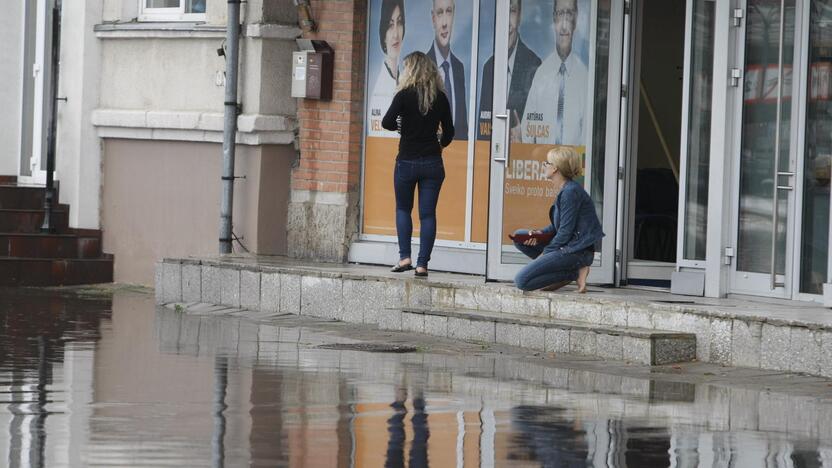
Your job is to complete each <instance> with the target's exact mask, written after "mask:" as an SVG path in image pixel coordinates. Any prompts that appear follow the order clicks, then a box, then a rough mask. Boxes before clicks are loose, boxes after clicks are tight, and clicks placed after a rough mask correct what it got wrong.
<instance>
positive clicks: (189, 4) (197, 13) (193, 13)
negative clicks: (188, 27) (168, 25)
mask: <svg viewBox="0 0 832 468" xmlns="http://www.w3.org/2000/svg"><path fill="white" fill-rule="evenodd" d="M206 1H207V0H139V6H140V9H141V15H140V16H139V19H140V20H141V21H204V20H205V2H206Z"/></svg>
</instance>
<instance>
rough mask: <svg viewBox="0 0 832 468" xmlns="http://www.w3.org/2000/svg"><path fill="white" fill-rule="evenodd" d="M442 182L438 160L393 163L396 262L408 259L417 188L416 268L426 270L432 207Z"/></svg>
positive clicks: (432, 236) (433, 230) (433, 232)
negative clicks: (417, 241) (397, 248)
mask: <svg viewBox="0 0 832 468" xmlns="http://www.w3.org/2000/svg"><path fill="white" fill-rule="evenodd" d="M444 180H445V166H444V165H443V164H442V157H441V156H437V157H435V158H421V159H402V160H397V161H396V170H395V171H394V172H393V187H394V189H395V191H396V232H397V233H398V236H399V260H402V259H405V258H410V239H411V235H412V233H413V219H412V218H411V216H410V214H411V212H412V211H413V197H414V192H415V190H416V187H419V223H420V228H419V258H418V259H417V260H416V266H420V267H425V268H427V266H428V261H430V253H431V251H433V243H434V242H435V241H436V203H437V202H438V201H439V190H440V189H441V188H442V181H444Z"/></svg>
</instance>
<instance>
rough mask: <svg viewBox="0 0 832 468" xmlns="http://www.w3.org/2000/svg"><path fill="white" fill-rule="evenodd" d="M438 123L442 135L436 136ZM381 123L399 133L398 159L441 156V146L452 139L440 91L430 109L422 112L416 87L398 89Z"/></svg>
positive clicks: (448, 114)
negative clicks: (423, 113)
mask: <svg viewBox="0 0 832 468" xmlns="http://www.w3.org/2000/svg"><path fill="white" fill-rule="evenodd" d="M399 117H401V120H399ZM440 123H441V124H442V138H441V139H437V137H436V132H437V131H438V130H439V124H440ZM381 126H382V127H384V128H385V129H387V130H390V131H395V130H398V131H399V133H400V134H401V139H400V140H399V156H398V159H418V158H423V157H429V156H441V155H442V148H443V147H445V146H448V145H450V144H451V141H453V139H454V123H453V118H452V116H451V105H450V104H448V98H447V97H446V96H445V93H443V92H439V93H437V94H436V99H434V101H433V104H432V105H431V107H430V110H429V111H428V113H427V114H426V115H422V113H421V112H419V95H418V93H417V92H416V90H415V89H413V88H408V89H403V90H401V91H399V92H398V93H396V95H395V96H394V97H393V102H392V103H391V104H390V108H389V109H387V114H385V115H384V118H383V119H382V120H381ZM440 144H441V146H440Z"/></svg>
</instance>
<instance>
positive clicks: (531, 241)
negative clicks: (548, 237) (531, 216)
mask: <svg viewBox="0 0 832 468" xmlns="http://www.w3.org/2000/svg"><path fill="white" fill-rule="evenodd" d="M528 231H529V235H534V234H541V233H542V232H541V231H536V230H534V229H529V230H528ZM523 245H530V246H535V245H537V239H536V238H534V237H530V238H529V239H528V240H527V241H526V242H523Z"/></svg>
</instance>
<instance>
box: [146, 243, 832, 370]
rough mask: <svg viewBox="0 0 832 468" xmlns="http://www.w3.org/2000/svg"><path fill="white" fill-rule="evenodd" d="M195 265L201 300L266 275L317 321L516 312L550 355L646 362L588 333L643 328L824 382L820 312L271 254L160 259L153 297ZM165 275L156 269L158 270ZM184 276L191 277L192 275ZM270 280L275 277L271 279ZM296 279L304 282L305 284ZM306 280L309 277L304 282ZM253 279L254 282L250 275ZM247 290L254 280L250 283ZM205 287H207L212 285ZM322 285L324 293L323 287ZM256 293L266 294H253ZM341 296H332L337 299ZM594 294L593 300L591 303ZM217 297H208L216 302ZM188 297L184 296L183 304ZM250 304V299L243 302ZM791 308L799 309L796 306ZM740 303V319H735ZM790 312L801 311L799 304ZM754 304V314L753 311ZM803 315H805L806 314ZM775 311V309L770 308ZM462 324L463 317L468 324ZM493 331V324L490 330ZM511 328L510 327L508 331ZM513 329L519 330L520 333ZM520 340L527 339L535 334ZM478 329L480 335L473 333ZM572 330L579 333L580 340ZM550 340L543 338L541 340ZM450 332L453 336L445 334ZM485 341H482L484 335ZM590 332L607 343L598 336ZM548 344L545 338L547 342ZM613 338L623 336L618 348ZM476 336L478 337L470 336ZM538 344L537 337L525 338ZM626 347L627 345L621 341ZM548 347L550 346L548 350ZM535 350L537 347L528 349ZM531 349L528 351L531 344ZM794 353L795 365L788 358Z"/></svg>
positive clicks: (710, 354) (828, 357)
mask: <svg viewBox="0 0 832 468" xmlns="http://www.w3.org/2000/svg"><path fill="white" fill-rule="evenodd" d="M185 262H187V263H188V264H194V262H198V263H199V265H201V268H202V279H201V283H202V284H201V294H202V301H203V302H213V303H219V302H220V299H221V298H220V297H219V296H220V295H219V294H218V293H215V292H214V291H213V290H212V288H215V289H217V290H219V288H220V286H221V281H220V279H219V277H220V274H219V273H220V271H222V270H225V269H231V270H241V271H249V272H252V273H253V274H254V275H255V276H258V275H273V276H274V277H277V278H279V279H278V280H275V279H274V278H271V279H270V284H271V285H272V286H270V287H273V288H278V290H279V295H280V299H279V306H278V307H279V310H280V311H284V312H291V313H296V314H301V315H309V314H310V313H314V314H319V315H321V316H325V317H326V318H333V319H337V320H345V321H350V322H356V323H359V322H360V323H364V324H370V325H377V326H379V327H381V328H385V329H392V330H401V329H402V327H405V326H406V327H419V328H420V329H421V327H423V329H424V330H425V331H426V332H427V330H429V329H430V330H436V331H437V333H446V334H448V335H451V334H452V332H454V330H456V328H454V327H452V324H451V323H450V321H451V317H450V316H446V317H444V320H438V319H437V320H431V321H430V322H428V321H427V320H422V323H423V325H414V324H415V323H418V321H416V322H414V321H413V320H407V321H405V320H403V314H404V313H403V312H401V310H399V311H393V310H390V309H391V308H393V307H399V308H401V307H417V308H426V307H427V308H431V307H433V308H452V309H453V308H456V309H459V308H469V309H477V310H478V311H480V312H485V313H488V312H491V313H493V314H496V315H505V314H512V315H515V316H521V317H522V320H525V321H523V322H517V323H516V326H517V327H533V328H539V329H540V330H543V331H544V333H545V335H546V338H547V340H545V341H546V342H551V343H552V350H553V351H557V350H559V352H567V351H573V350H578V351H587V350H595V351H596V352H598V350H602V351H603V352H604V353H606V355H608V356H609V359H617V356H619V353H622V354H621V355H622V357H623V358H624V359H632V360H634V361H636V362H646V361H647V360H650V359H652V357H650V355H649V354H648V353H647V352H646V350H647V349H649V348H646V347H643V346H638V347H637V348H638V349H641V350H642V351H641V352H638V353H635V354H634V355H633V353H632V352H631V353H630V354H629V355H627V354H624V352H629V351H631V350H630V349H629V348H628V345H633V344H634V343H635V344H638V340H644V338H637V337H633V336H622V335H612V334H611V335H598V334H597V333H596V332H594V331H593V332H592V334H591V335H588V334H586V333H588V332H589V330H596V329H598V330H600V329H607V328H610V327H615V326H625V327H630V328H642V329H648V330H660V331H664V330H666V331H670V332H679V333H685V334H693V335H695V336H696V357H697V359H698V360H699V361H702V362H708V363H713V364H719V365H729V366H730V365H734V366H745V367H750V368H755V369H764V370H775V371H788V372H792V373H804V374H809V375H820V376H824V377H832V325H830V321H829V320H825V319H823V318H822V317H825V316H821V319H819V320H820V321H819V323H813V324H811V325H810V326H805V325H804V324H803V323H802V321H803V320H808V319H807V318H806V317H808V316H809V315H807V314H803V315H802V316H798V317H797V318H796V319H794V320H783V319H782V315H783V311H782V310H781V311H780V314H781V317H780V318H777V317H774V318H772V317H766V316H764V315H760V316H748V315H745V314H749V313H751V312H749V311H751V310H756V311H757V312H758V313H759V308H760V304H759V303H754V302H749V301H745V302H743V301H740V300H725V301H723V302H725V303H728V304H729V305H728V306H725V308H724V309H722V310H708V307H713V308H718V307H720V304H722V302H720V301H716V300H713V301H711V302H712V303H713V304H698V306H699V308H696V307H687V306H686V307H682V306H681V305H679V304H663V303H661V302H657V301H658V300H660V299H662V298H663V297H671V298H672V297H673V296H671V295H669V294H668V295H666V296H660V295H657V294H656V293H647V292H642V291H632V290H626V289H625V290H615V292H610V294H609V295H608V296H607V297H598V295H600V294H603V292H608V291H611V290H604V291H603V292H602V291H600V290H597V289H596V290H595V291H594V292H592V293H590V294H587V295H578V294H574V293H570V292H569V290H568V289H567V290H566V292H561V291H559V292H557V293H523V292H520V291H518V290H517V289H515V288H514V287H513V286H512V285H510V284H505V283H502V284H501V283H485V282H483V281H482V278H481V277H473V276H469V275H457V274H443V273H435V274H432V275H431V278H430V279H428V280H425V279H415V278H413V277H412V276H403V275H397V274H394V273H389V272H388V271H387V269H386V268H381V267H372V266H362V265H350V264H335V263H329V264H327V263H313V262H303V261H298V260H291V259H287V258H280V257H259V258H252V257H246V256H234V255H229V256H222V257H212V258H203V259H198V260H197V259H184V260H183V259H166V260H164V261H163V262H161V263H160V264H158V267H157V275H156V280H157V301H159V302H160V303H161V302H171V301H172V300H175V297H174V296H175V295H176V294H177V292H179V294H182V295H184V294H185V291H186V290H187V291H189V294H192V292H191V291H192V290H195V287H194V288H192V289H189V288H187V287H185V288H183V286H181V285H180V286H178V287H177V286H176V285H175V284H168V285H167V287H165V285H164V284H163V283H164V282H165V280H167V281H173V282H175V281H176V278H179V281H180V282H181V281H184V279H183V278H184V277H186V276H187V275H185V274H184V272H179V273H178V274H177V273H176V271H175V269H176V266H178V267H179V268H180V269H181V268H183V264H184V263H185ZM168 264H170V265H175V266H174V271H169V270H166V268H168V267H166V266H165V265H168ZM163 270H164V271H163ZM192 274H193V273H192ZM275 275H276V276H275ZM304 278H308V280H306V281H304ZM313 278H314V279H313ZM322 279H327V281H328V282H329V283H330V284H331V285H333V287H336V288H337V291H338V292H335V293H333V294H327V296H328V297H327V298H326V299H325V300H324V301H321V300H313V299H310V298H309V297H305V298H304V296H305V295H308V294H316V293H315V291H316V290H320V289H319V288H317V286H316V285H318V284H319V283H320V281H321V280H322ZM250 281H252V282H254V281H256V279H250ZM252 284H253V283H252ZM212 285H213V286H212ZM325 289H326V288H325ZM260 294H261V295H263V294H266V295H267V296H268V295H269V294H271V293H269V292H268V291H264V290H261V291H260ZM338 294H340V296H339V295H338ZM593 295H594V297H593ZM215 296H216V297H215ZM191 297H192V296H190V295H189V298H191ZM251 300H252V301H254V298H252V299H251ZM327 302H329V303H334V302H341V303H343V306H342V307H340V309H338V308H334V307H333V308H332V310H329V311H312V310H311V308H310V307H311V306H313V305H314V307H322V304H325V303H327ZM798 306H799V305H798ZM740 307H743V308H745V309H746V311H745V313H735V311H738V309H739V308H740ZM799 307H806V306H805V305H803V306H799ZM755 308H756V309H755ZM807 310H808V309H807ZM774 312H777V311H776V310H775V311H774ZM549 319H555V320H568V321H573V322H580V323H582V324H584V326H585V327H587V328H584V329H580V330H577V331H576V334H575V336H576V337H577V338H578V339H577V340H576V341H570V335H571V334H572V333H571V332H570V333H567V334H566V336H565V337H558V336H557V333H556V332H558V329H556V328H544V327H534V326H533V325H532V324H533V323H536V322H535V321H536V320H549ZM469 322H470V321H469ZM495 327H496V324H495ZM518 329H519V328H515V329H512V330H510V332H511V333H515V332H517V331H518ZM492 330H494V332H493V333H494V334H493V336H494V338H493V339H494V340H497V339H498V338H499V339H501V340H508V339H513V338H511V337H510V336H509V335H507V334H506V333H507V330H506V329H505V327H501V330H499V337H498V330H496V328H492ZM520 331H521V332H522V330H520ZM525 331H526V333H527V335H528V336H530V337H533V338H534V337H535V336H536V335H539V330H537V331H535V330H532V331H533V332H534V333H529V332H530V331H529V330H525ZM479 333H485V331H484V330H480V332H479ZM580 333H585V334H584V335H580ZM549 335H551V337H549ZM453 336H457V335H453ZM488 336H491V334H489V335H488ZM597 336H603V337H609V338H602V339H601V340H599V339H598V338H597ZM548 338H551V339H548ZM618 338H623V341H622V342H621V344H619V340H618ZM471 339H480V338H471ZM534 339H535V340H537V338H534ZM625 341H626V342H625ZM556 345H557V348H556V347H555V346H556ZM535 346H537V345H535ZM530 347H533V346H530ZM793 356H797V357H798V358H799V359H793V358H792V357H793Z"/></svg>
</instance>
